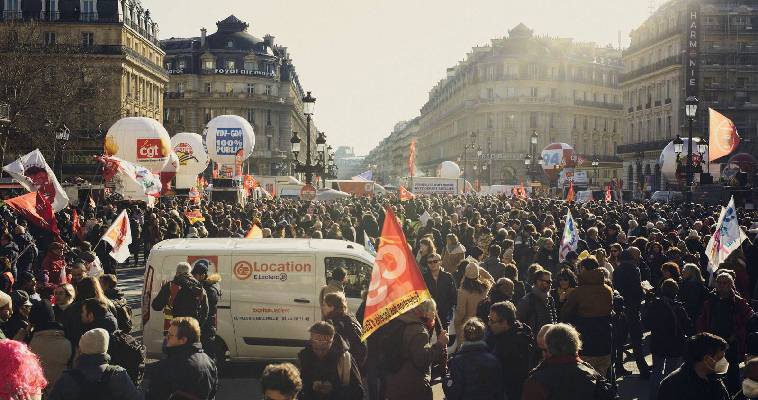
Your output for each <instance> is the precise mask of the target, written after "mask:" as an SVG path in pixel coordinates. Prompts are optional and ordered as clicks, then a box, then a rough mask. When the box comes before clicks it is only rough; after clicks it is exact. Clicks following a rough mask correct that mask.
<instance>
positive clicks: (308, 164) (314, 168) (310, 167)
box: [290, 92, 326, 185]
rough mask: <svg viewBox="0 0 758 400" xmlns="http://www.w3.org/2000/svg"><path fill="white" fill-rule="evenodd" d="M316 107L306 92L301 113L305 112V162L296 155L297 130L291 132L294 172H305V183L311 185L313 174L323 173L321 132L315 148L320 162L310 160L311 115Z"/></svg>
mask: <svg viewBox="0 0 758 400" xmlns="http://www.w3.org/2000/svg"><path fill="white" fill-rule="evenodd" d="M315 107H316V98H315V97H313V96H311V92H307V93H306V95H305V97H303V114H305V163H301V162H300V160H298V158H297V155H298V153H299V152H300V138H299V137H298V136H297V132H292V138H291V139H290V143H292V154H293V155H294V156H295V160H294V161H293V162H294V164H295V172H302V173H305V183H306V185H311V183H312V182H313V174H319V173H323V171H324V164H323V150H321V151H319V150H320V149H322V147H320V146H323V145H324V144H325V143H326V137H325V136H324V133H323V132H319V137H318V138H316V150H317V151H319V157H320V161H321V162H317V163H315V164H313V163H312V160H311V117H312V116H313V111H314V109H315Z"/></svg>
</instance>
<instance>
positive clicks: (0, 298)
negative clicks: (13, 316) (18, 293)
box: [0, 291, 13, 308]
mask: <svg viewBox="0 0 758 400" xmlns="http://www.w3.org/2000/svg"><path fill="white" fill-rule="evenodd" d="M12 305H13V302H12V301H11V296H8V294H7V293H5V292H3V291H0V308H4V307H6V306H7V307H11V306H12Z"/></svg>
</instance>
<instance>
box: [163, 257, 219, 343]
mask: <svg viewBox="0 0 758 400" xmlns="http://www.w3.org/2000/svg"><path fill="white" fill-rule="evenodd" d="M152 307H153V310H155V311H163V316H164V325H163V330H164V331H168V326H169V323H170V322H171V320H172V319H173V318H177V317H191V318H194V319H195V320H197V322H198V323H199V324H200V325H201V326H202V325H203V324H204V323H205V320H206V318H207V317H208V296H206V294H205V290H204V289H203V286H202V285H201V284H200V282H198V281H197V279H195V278H194V277H193V276H192V275H190V265H189V263H186V262H180V263H178V264H177V265H176V274H175V275H174V279H172V280H171V281H170V282H166V283H164V284H163V286H161V290H160V291H159V292H158V295H157V296H155V299H153V303H152Z"/></svg>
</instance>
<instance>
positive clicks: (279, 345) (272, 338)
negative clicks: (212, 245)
mask: <svg viewBox="0 0 758 400" xmlns="http://www.w3.org/2000/svg"><path fill="white" fill-rule="evenodd" d="M231 266H232V275H233V276H232V277H231V282H230V285H229V288H230V290H231V317H232V318H231V320H232V322H233V324H234V332H235V339H236V343H237V356H238V357H239V358H243V359H266V360H270V359H294V358H296V357H297V353H298V352H299V351H300V350H301V349H302V348H303V347H304V346H305V344H306V343H307V341H308V337H309V334H308V328H309V327H310V326H311V325H312V324H313V323H314V322H315V321H318V320H320V315H319V314H317V312H318V311H319V304H318V293H317V292H316V291H317V288H316V280H315V276H316V271H317V269H318V268H317V266H316V259H315V256H314V255H313V253H312V252H293V253H284V254H283V253H249V252H247V253H246V252H244V251H240V252H239V253H236V254H233V255H232V257H231Z"/></svg>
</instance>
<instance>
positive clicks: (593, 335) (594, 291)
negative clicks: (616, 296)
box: [561, 269, 613, 357]
mask: <svg viewBox="0 0 758 400" xmlns="http://www.w3.org/2000/svg"><path fill="white" fill-rule="evenodd" d="M604 281H605V275H604V274H603V271H602V270H600V269H594V270H586V271H583V272H582V273H580V274H579V286H578V287H577V288H576V289H574V291H573V292H571V293H570V294H569V295H568V299H567V300H566V303H565V304H564V305H563V308H562V309H561V320H562V321H564V322H568V323H571V324H573V325H574V326H575V327H576V329H577V330H578V331H579V333H580V334H581V335H582V342H583V344H584V345H583V347H582V355H583V356H590V357H595V356H604V355H608V354H611V347H612V329H613V327H612V324H611V314H612V313H613V289H611V288H610V287H609V286H607V285H606V284H605V283H604Z"/></svg>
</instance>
